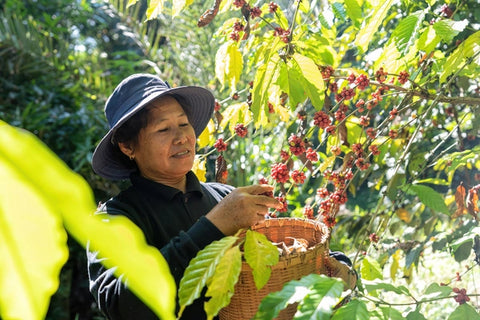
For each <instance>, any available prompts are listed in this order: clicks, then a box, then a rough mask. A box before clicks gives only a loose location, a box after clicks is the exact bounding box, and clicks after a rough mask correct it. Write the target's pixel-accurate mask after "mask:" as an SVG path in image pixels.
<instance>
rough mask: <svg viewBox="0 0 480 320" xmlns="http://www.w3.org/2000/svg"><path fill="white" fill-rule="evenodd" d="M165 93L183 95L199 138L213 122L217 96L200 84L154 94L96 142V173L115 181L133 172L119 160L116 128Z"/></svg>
mask: <svg viewBox="0 0 480 320" xmlns="http://www.w3.org/2000/svg"><path fill="white" fill-rule="evenodd" d="M166 95H173V96H179V97H181V100H182V101H181V102H180V101H179V102H180V104H181V105H182V107H183V109H184V110H185V113H186V114H187V116H188V119H189V121H190V124H191V125H192V127H193V129H194V131H195V135H196V136H197V137H198V136H199V135H200V134H201V133H202V131H203V130H204V129H205V127H206V126H207V124H208V122H209V121H210V119H211V117H212V114H213V110H214V107H215V98H214V96H213V94H212V93H211V92H210V91H209V90H207V89H205V88H202V87H197V86H183V87H176V88H170V89H168V90H162V91H159V92H156V93H151V94H149V95H148V96H146V97H145V98H144V99H142V100H141V101H140V102H138V103H137V104H136V105H135V107H133V108H132V109H131V110H130V111H129V112H128V113H126V114H125V115H123V116H122V118H121V119H120V120H119V121H117V122H116V124H115V126H113V127H112V128H110V130H109V131H108V133H107V134H106V135H105V136H104V137H103V138H102V140H101V141H100V143H99V144H98V145H97V147H96V148H95V151H94V152H93V156H92V167H93V171H94V172H95V173H96V174H98V175H100V176H102V177H104V178H108V179H112V180H122V179H127V178H128V177H129V176H130V173H132V172H133V171H135V170H136V167H135V166H128V165H127V164H126V163H125V162H124V161H122V160H121V159H119V156H118V151H117V150H116V149H115V148H116V147H115V146H114V145H113V143H112V137H113V135H114V134H115V131H116V130H117V129H118V128H119V127H120V126H122V124H123V123H125V121H127V120H128V119H130V118H131V117H132V116H133V115H134V114H135V113H137V112H138V111H140V110H141V109H143V108H144V107H146V106H147V105H148V104H149V103H150V102H152V101H154V100H155V99H157V98H159V97H161V96H166Z"/></svg>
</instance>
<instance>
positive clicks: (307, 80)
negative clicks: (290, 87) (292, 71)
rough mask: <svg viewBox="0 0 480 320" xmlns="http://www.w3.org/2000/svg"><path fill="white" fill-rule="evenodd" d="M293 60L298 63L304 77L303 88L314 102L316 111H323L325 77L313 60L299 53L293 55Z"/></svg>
mask: <svg viewBox="0 0 480 320" xmlns="http://www.w3.org/2000/svg"><path fill="white" fill-rule="evenodd" d="M293 60H294V61H295V62H296V64H297V66H298V67H299V69H300V71H301V73H302V75H303V78H304V79H303V81H302V83H303V86H304V90H305V91H306V93H307V95H308V97H309V98H310V100H311V101H312V104H313V106H314V107H315V108H316V109H322V107H323V100H324V91H325V84H324V83H323V77H322V73H321V72H320V70H318V67H317V65H316V64H315V62H313V60H312V59H310V58H308V57H306V56H303V55H301V54H299V53H295V54H294V55H293Z"/></svg>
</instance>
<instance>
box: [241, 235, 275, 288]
mask: <svg viewBox="0 0 480 320" xmlns="http://www.w3.org/2000/svg"><path fill="white" fill-rule="evenodd" d="M244 257H245V261H246V262H247V263H248V265H249V266H250V267H251V268H252V273H253V280H254V281H255V286H256V287H257V289H258V290H260V289H261V288H263V286H264V285H265V284H266V283H267V282H268V280H269V279H270V274H271V273H272V269H270V266H274V265H276V264H277V263H278V259H279V257H278V249H277V247H276V246H275V245H274V244H272V243H271V242H270V241H269V240H268V239H267V237H265V235H263V234H261V233H259V232H256V231H252V230H247V235H246V237H245V244H244Z"/></svg>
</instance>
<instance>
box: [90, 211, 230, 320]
mask: <svg viewBox="0 0 480 320" xmlns="http://www.w3.org/2000/svg"><path fill="white" fill-rule="evenodd" d="M111 204H112V202H110V205H109V207H108V214H115V215H116V214H122V215H124V216H127V217H128V218H130V219H132V221H133V222H134V223H136V224H137V225H138V226H139V227H140V228H142V222H141V221H135V216H134V215H133V214H132V209H131V207H129V206H128V205H125V204H120V203H115V205H111ZM106 211H107V209H106V206H105V205H104V206H103V207H102V208H101V209H100V212H99V214H107V212H106ZM223 236H224V235H223V234H222V233H221V232H220V230H218V229H217V228H216V227H215V226H214V225H213V224H212V223H211V222H210V221H209V220H208V219H207V218H205V217H201V218H200V219H199V220H198V221H197V222H196V223H195V224H194V225H193V226H192V227H191V228H190V229H189V230H187V231H186V232H183V231H182V232H180V234H179V235H178V236H176V237H174V238H172V239H171V240H170V241H169V242H168V243H167V244H166V245H165V246H164V247H162V248H161V249H160V252H161V253H162V255H163V257H164V258H165V260H166V261H167V263H168V265H169V267H170V271H171V273H172V275H173V277H174V279H175V282H176V283H177V286H178V284H179V282H180V279H181V278H182V276H183V273H184V271H185V269H186V267H187V266H188V264H189V262H190V260H191V259H192V258H194V257H195V255H196V254H197V253H198V251H200V250H201V249H203V248H204V247H205V246H207V245H208V244H210V243H211V242H212V241H214V240H218V239H220V238H222V237H223ZM87 258H88V259H87V260H88V276H89V281H90V282H89V288H90V292H91V293H92V294H93V296H94V298H95V300H96V301H97V304H98V307H99V309H100V310H101V311H102V312H103V313H104V314H105V315H106V316H107V317H108V318H109V319H113V320H117V319H118V320H121V319H146V320H149V319H158V318H157V317H156V316H155V314H154V313H153V312H152V311H151V310H150V309H149V308H148V307H147V306H146V305H145V304H144V303H143V302H142V301H141V300H140V299H139V298H137V296H136V295H135V294H133V293H132V292H131V291H130V290H128V288H127V286H126V285H125V284H124V283H123V282H122V281H121V280H122V279H121V278H122V277H119V278H116V277H115V276H114V275H113V272H114V270H113V269H106V268H105V267H104V266H103V265H102V261H103V260H105V259H104V258H102V257H99V255H98V253H97V252H92V251H90V250H88V248H87Z"/></svg>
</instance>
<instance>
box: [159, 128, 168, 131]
mask: <svg viewBox="0 0 480 320" xmlns="http://www.w3.org/2000/svg"><path fill="white" fill-rule="evenodd" d="M167 131H168V128H163V129H158V132H167Z"/></svg>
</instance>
